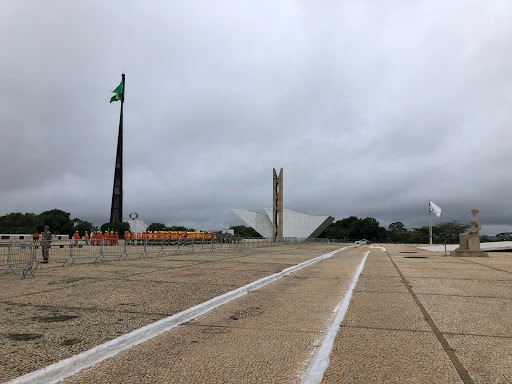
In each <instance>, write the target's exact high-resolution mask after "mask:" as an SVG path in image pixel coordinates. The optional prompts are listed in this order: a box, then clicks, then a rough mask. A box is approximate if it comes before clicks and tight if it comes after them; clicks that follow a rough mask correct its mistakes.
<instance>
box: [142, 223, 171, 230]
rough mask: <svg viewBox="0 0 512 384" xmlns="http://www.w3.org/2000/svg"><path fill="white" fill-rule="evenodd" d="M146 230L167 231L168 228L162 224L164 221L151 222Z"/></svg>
mask: <svg viewBox="0 0 512 384" xmlns="http://www.w3.org/2000/svg"><path fill="white" fill-rule="evenodd" d="M147 230H148V231H152V232H154V231H169V229H168V228H167V226H166V225H165V224H164V223H151V224H149V226H148V228H147Z"/></svg>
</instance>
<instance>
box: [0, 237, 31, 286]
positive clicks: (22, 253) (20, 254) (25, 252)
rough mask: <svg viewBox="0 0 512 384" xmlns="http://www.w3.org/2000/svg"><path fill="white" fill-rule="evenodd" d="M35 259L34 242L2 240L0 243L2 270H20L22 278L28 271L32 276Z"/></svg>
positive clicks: (0, 265) (0, 264)
mask: <svg viewBox="0 0 512 384" xmlns="http://www.w3.org/2000/svg"><path fill="white" fill-rule="evenodd" d="M34 259H35V246H34V243H33V242H20V241H16V242H2V243H0V270H6V271H13V272H15V271H20V272H21V275H20V279H23V278H24V277H25V276H26V274H27V272H30V274H31V275H32V277H34V274H33V273H32V267H33V263H34Z"/></svg>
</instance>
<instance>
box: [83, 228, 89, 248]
mask: <svg viewBox="0 0 512 384" xmlns="http://www.w3.org/2000/svg"><path fill="white" fill-rule="evenodd" d="M84 239H85V244H87V245H89V234H88V233H87V231H85V235H84Z"/></svg>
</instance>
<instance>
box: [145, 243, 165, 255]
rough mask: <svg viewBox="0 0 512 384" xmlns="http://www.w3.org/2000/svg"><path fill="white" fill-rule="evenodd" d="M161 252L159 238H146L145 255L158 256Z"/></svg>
mask: <svg viewBox="0 0 512 384" xmlns="http://www.w3.org/2000/svg"><path fill="white" fill-rule="evenodd" d="M161 254H162V242H161V240H153V239H147V240H146V257H158V256H160V255H161Z"/></svg>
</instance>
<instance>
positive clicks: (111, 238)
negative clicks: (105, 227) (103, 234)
mask: <svg viewBox="0 0 512 384" xmlns="http://www.w3.org/2000/svg"><path fill="white" fill-rule="evenodd" d="M109 244H110V245H114V231H110V236H109Z"/></svg>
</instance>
